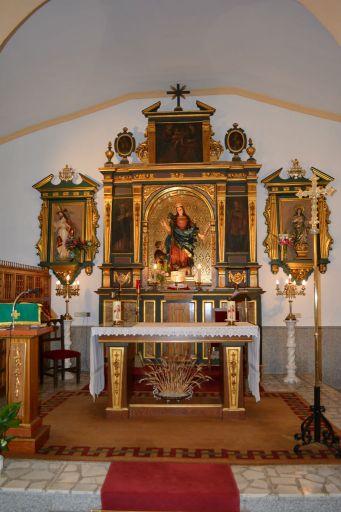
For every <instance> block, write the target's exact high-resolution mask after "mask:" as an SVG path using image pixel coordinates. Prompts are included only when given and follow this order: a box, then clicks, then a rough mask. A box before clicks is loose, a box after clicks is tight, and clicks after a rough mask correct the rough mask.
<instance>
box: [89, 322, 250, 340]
mask: <svg viewBox="0 0 341 512" xmlns="http://www.w3.org/2000/svg"><path fill="white" fill-rule="evenodd" d="M91 335H92V336H112V335H114V336H183V337H189V336H190V337H193V336H195V337H201V338H214V337H221V338H223V337H227V336H228V337H235V336H236V337H239V336H251V337H253V338H257V337H258V336H259V327H258V326H257V325H252V324H248V323H242V322H241V323H239V324H237V325H231V326H230V325H224V324H222V323H196V324H193V323H190V324H189V323H184V324H181V325H179V324H175V323H174V324H173V323H167V324H161V323H159V324H158V323H156V324H155V323H141V324H132V325H126V326H125V325H123V326H115V327H109V326H108V327H92V329H91Z"/></svg>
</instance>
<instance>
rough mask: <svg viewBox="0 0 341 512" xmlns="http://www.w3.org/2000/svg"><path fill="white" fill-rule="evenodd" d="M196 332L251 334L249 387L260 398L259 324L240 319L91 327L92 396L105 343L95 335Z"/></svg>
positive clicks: (98, 387)
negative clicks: (232, 322) (229, 323)
mask: <svg viewBox="0 0 341 512" xmlns="http://www.w3.org/2000/svg"><path fill="white" fill-rule="evenodd" d="M113 334H114V335H116V336H134V335H137V336H142V335H145V336H147V335H151V336H154V335H156V336H160V335H163V336H174V335H176V336H183V337H184V338H185V337H186V336H192V337H193V336H197V337H202V338H206V339H207V338H209V337H239V336H252V337H253V339H254V341H253V342H252V343H248V344H247V345H248V363H249V375H248V383H249V388H250V391H251V393H252V394H253V396H254V397H255V399H256V401H257V402H258V401H259V400H260V393H259V377H260V375H259V353H260V340H259V327H258V326H257V325H252V324H249V323H243V322H240V323H238V324H237V325H231V326H230V325H225V324H222V323H201V324H199V323H198V324H193V323H192V324H187V323H183V324H181V325H179V324H172V323H167V324H159V323H150V324H148V323H141V324H132V325H126V326H124V325H123V326H115V327H105V326H102V327H92V328H91V339H90V385H89V390H90V394H91V395H92V397H93V398H95V397H96V396H98V395H99V394H100V393H101V392H102V391H103V389H104V384H105V381H104V347H103V345H104V344H103V343H98V336H110V335H113Z"/></svg>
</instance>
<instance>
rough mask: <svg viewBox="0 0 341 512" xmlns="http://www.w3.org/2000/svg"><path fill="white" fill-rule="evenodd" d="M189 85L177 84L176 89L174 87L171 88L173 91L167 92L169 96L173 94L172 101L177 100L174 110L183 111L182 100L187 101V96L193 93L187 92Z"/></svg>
mask: <svg viewBox="0 0 341 512" xmlns="http://www.w3.org/2000/svg"><path fill="white" fill-rule="evenodd" d="M186 87H187V85H182V86H181V87H180V84H176V87H174V86H173V85H171V86H170V88H171V91H167V94H172V100H174V99H175V98H176V107H175V109H174V110H176V111H181V110H182V107H181V106H180V98H183V99H186V96H185V94H190V92H191V91H186Z"/></svg>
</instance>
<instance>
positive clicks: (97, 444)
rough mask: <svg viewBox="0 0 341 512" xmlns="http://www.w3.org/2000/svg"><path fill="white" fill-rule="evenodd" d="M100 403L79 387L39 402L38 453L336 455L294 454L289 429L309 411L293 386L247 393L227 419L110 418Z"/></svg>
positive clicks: (284, 458) (89, 456)
mask: <svg viewBox="0 0 341 512" xmlns="http://www.w3.org/2000/svg"><path fill="white" fill-rule="evenodd" d="M208 395H209V393H206V396H208ZM212 395H213V394H212ZM106 405H107V397H106V394H103V395H102V396H100V397H99V398H98V399H97V400H96V401H95V402H94V401H93V400H92V398H91V397H90V395H89V392H88V391H87V390H85V389H83V390H80V391H59V392H57V393H56V394H54V395H53V396H52V397H51V398H50V399H48V400H46V401H45V402H44V403H42V405H41V416H42V417H43V418H44V424H45V425H51V433H50V438H49V439H48V441H47V442H46V444H45V445H44V446H43V447H42V448H41V449H40V450H39V452H38V454H36V457H39V458H49V459H63V460H72V459H73V460H97V461H113V460H151V461H157V460H158V461H161V460H164V461H166V460H167V461H170V460H176V461H179V462H180V461H183V462H191V461H197V462H199V461H202V462H208V461H210V462H217V463H219V462H220V463H223V462H224V463H226V462H228V463H231V464H300V463H302V464H317V463H319V464H321V463H329V464H330V463H340V462H341V461H340V459H336V458H335V457H334V455H333V452H332V451H330V450H329V449H328V448H326V447H325V446H322V445H309V447H307V448H306V449H305V450H302V453H301V454H299V455H297V454H295V453H294V451H293V447H294V445H295V444H296V442H295V441H294V434H296V433H297V432H299V430H300V425H301V422H302V420H303V419H305V418H306V417H307V416H308V415H309V414H310V411H309V406H308V404H306V403H305V402H304V401H303V400H302V398H300V397H299V396H298V395H297V394H296V393H293V392H285V393H269V392H262V396H261V401H260V402H258V403H256V402H255V400H254V398H253V397H246V417H245V419H239V420H237V419H236V420H225V421H222V420H221V419H217V418H209V417H203V418H198V417H188V416H177V417H169V416H167V417H146V418H143V417H140V418H130V419H116V418H115V419H114V418H111V419H108V418H106V416H105V407H106Z"/></svg>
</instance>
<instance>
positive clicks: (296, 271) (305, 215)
mask: <svg viewBox="0 0 341 512" xmlns="http://www.w3.org/2000/svg"><path fill="white" fill-rule="evenodd" d="M311 170H312V172H313V173H314V174H315V175H316V176H317V177H318V185H319V186H323V187H324V186H326V185H328V183H330V182H331V181H332V180H333V179H334V178H332V177H331V176H329V175H328V174H326V173H324V172H322V171H319V170H318V169H315V168H311ZM281 171H282V169H279V170H278V171H276V172H274V173H273V174H271V175H270V176H268V177H266V178H264V179H263V180H262V183H263V184H264V186H265V187H266V188H267V190H268V197H267V200H266V205H265V210H264V217H265V222H266V226H267V235H266V238H265V240H264V241H263V245H264V247H265V252H266V253H267V254H268V256H269V259H270V266H271V271H272V272H273V273H274V274H277V273H278V271H279V269H280V268H282V269H283V271H284V272H285V273H286V274H287V275H289V274H291V275H292V277H293V279H294V280H296V281H297V282H298V283H301V282H302V281H303V280H307V279H308V277H309V275H310V274H311V273H312V271H313V236H312V234H311V232H310V220H311V200H310V199H309V198H299V197H298V196H297V192H298V191H299V190H309V188H310V187H311V181H310V180H309V179H307V178H304V176H299V177H298V178H291V177H289V178H287V179H283V178H281V176H280V174H281ZM318 218H319V230H320V232H319V235H318V267H319V270H320V272H321V273H324V272H326V270H327V265H328V263H329V252H330V250H331V248H332V244H333V239H332V237H331V235H330V233H329V224H330V210H329V207H328V204H327V202H326V199H325V198H324V197H321V198H320V199H319V201H318Z"/></svg>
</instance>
